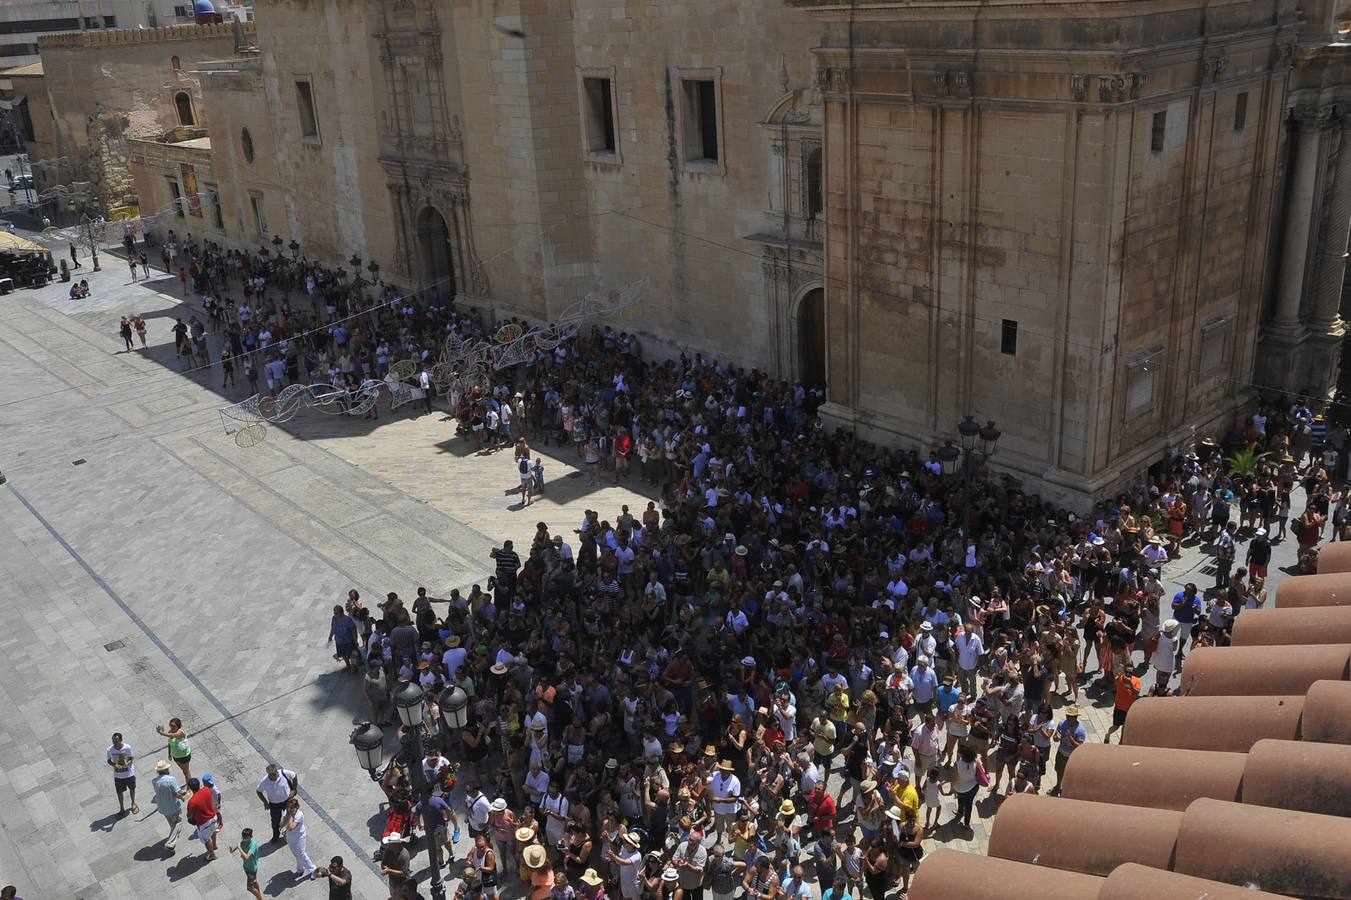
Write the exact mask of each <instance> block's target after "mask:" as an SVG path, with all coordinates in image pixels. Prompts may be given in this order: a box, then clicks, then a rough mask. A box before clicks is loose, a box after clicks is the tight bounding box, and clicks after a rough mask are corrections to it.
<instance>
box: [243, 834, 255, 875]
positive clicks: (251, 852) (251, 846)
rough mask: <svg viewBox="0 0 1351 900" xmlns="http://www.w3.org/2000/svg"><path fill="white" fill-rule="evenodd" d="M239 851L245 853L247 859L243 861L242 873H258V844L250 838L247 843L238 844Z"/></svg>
mask: <svg viewBox="0 0 1351 900" xmlns="http://www.w3.org/2000/svg"><path fill="white" fill-rule="evenodd" d="M239 850H240V852H241V853H247V854H248V857H247V858H245V860H244V871H245V872H257V871H258V842H257V841H255V840H253V839H252V838H250V839H249V840H248V841H247V842H245V841H240V842H239Z"/></svg>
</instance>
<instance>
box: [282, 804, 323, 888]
mask: <svg viewBox="0 0 1351 900" xmlns="http://www.w3.org/2000/svg"><path fill="white" fill-rule="evenodd" d="M281 824H282V827H283V828H285V829H286V846H288V847H290V848H291V854H292V855H293V856H295V858H296V868H295V871H294V872H293V873H292V874H294V875H295V877H296V878H313V877H314V870H315V869H316V868H317V867H316V866H315V864H314V863H313V862H311V861H310V855H309V853H307V852H306V851H305V839H306V835H305V814H304V813H303V812H301V811H300V800H299V799H297V798H295V797H292V798H291V799H290V801H289V802H288V803H287V804H286V813H285V814H284V815H283V816H282V820H281Z"/></svg>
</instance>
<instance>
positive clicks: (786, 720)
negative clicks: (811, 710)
mask: <svg viewBox="0 0 1351 900" xmlns="http://www.w3.org/2000/svg"><path fill="white" fill-rule="evenodd" d="M774 718H776V719H778V720H779V730H780V731H782V732H783V742H784V743H785V744H790V745H791V744H792V743H793V741H796V740H797V707H796V706H794V705H793V701H792V699H791V698H790V697H789V695H788V692H787V691H785V692H784V693H782V694H780V695H779V696H778V697H776V698H775V700H774Z"/></svg>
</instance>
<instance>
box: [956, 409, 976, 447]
mask: <svg viewBox="0 0 1351 900" xmlns="http://www.w3.org/2000/svg"><path fill="white" fill-rule="evenodd" d="M957 433H958V434H960V435H961V437H962V449H963V450H971V449H973V448H974V447H975V446H976V435H978V434H980V426H979V425H977V424H976V420H975V419H974V418H972V417H971V416H967V417H965V418H964V419H962V421H961V424H959V425H958V426H957Z"/></svg>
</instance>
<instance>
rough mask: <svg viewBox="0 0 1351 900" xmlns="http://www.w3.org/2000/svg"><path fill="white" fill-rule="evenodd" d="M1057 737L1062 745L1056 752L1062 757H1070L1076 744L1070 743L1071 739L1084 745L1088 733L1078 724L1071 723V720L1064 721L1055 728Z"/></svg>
mask: <svg viewBox="0 0 1351 900" xmlns="http://www.w3.org/2000/svg"><path fill="white" fill-rule="evenodd" d="M1055 736H1056V741H1057V742H1058V743H1059V745H1060V746H1059V747H1058V748H1057V749H1056V752H1057V753H1059V754H1060V755H1061V756H1069V755H1070V754H1071V753H1073V752H1074V744H1073V743H1071V742H1070V738H1071V737H1073V738H1074V740H1076V741H1079V742H1080V743H1082V742H1083V741H1085V740H1087V739H1088V732H1087V731H1085V730H1084V726H1083V725H1081V724H1079V723H1078V722H1074V723H1071V722H1070V720H1069V719H1063V720H1062V721H1060V722H1059V723H1058V724H1057V725H1056V726H1055Z"/></svg>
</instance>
